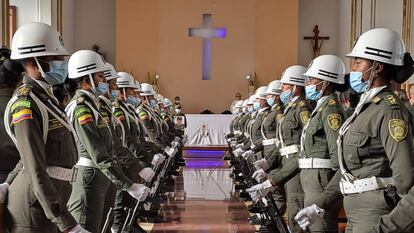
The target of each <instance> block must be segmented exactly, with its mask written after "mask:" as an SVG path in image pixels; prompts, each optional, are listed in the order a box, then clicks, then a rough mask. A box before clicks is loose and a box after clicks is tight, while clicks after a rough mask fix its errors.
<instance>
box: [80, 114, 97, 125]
mask: <svg viewBox="0 0 414 233" xmlns="http://www.w3.org/2000/svg"><path fill="white" fill-rule="evenodd" d="M78 121H79V124H81V125H84V124H86V123H88V122H90V121H93V117H92V114H85V115H82V116H79V117H78Z"/></svg>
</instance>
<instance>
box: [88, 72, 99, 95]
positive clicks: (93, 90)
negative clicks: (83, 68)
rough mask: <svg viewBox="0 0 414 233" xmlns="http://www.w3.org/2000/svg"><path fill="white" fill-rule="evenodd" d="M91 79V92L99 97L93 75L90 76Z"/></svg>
mask: <svg viewBox="0 0 414 233" xmlns="http://www.w3.org/2000/svg"><path fill="white" fill-rule="evenodd" d="M88 77H89V82H90V83H91V91H92V93H93V94H95V95H98V93H97V92H96V87H95V82H94V81H93V77H92V75H91V74H88Z"/></svg>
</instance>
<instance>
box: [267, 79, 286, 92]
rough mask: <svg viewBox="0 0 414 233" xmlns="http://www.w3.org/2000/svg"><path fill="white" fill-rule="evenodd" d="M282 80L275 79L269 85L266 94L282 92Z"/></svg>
mask: <svg viewBox="0 0 414 233" xmlns="http://www.w3.org/2000/svg"><path fill="white" fill-rule="evenodd" d="M281 87H282V84H281V83H280V80H273V81H271V82H270V83H269V85H267V90H266V92H265V94H273V95H280V94H281V93H282V89H281Z"/></svg>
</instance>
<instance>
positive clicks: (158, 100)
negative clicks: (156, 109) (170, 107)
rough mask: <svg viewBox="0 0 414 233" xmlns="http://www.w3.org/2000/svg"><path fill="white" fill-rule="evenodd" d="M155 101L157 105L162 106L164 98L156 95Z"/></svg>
mask: <svg viewBox="0 0 414 233" xmlns="http://www.w3.org/2000/svg"><path fill="white" fill-rule="evenodd" d="M155 99H156V100H157V102H158V104H164V96H162V95H161V94H157V95H156V98H155Z"/></svg>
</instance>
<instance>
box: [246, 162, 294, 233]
mask: <svg viewBox="0 0 414 233" xmlns="http://www.w3.org/2000/svg"><path fill="white" fill-rule="evenodd" d="M239 163H240V165H241V169H242V172H243V174H246V175H247V185H249V186H250V187H252V186H254V185H256V184H257V182H256V180H255V179H253V178H252V175H253V172H252V171H253V169H252V167H251V165H250V164H249V162H248V161H247V160H245V159H243V158H239ZM256 204H257V205H258V207H259V209H261V210H262V212H261V213H260V215H261V216H262V219H266V220H267V221H263V222H262V226H261V228H260V229H261V230H260V231H266V230H269V231H270V232H275V233H288V232H289V230H288V228H287V226H286V223H285V221H284V219H283V216H282V215H281V214H280V212H279V208H278V206H277V205H276V202H275V200H273V197H272V194H271V193H268V194H267V195H266V197H265V202H263V201H259V202H257V203H256ZM263 228H264V229H263Z"/></svg>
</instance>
